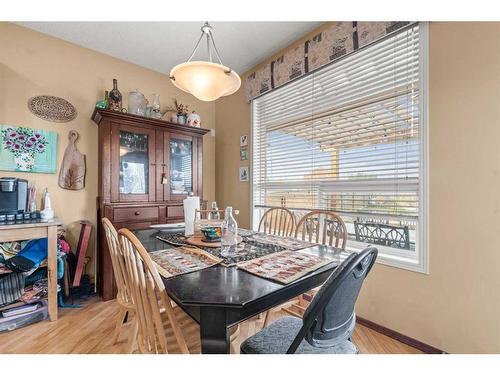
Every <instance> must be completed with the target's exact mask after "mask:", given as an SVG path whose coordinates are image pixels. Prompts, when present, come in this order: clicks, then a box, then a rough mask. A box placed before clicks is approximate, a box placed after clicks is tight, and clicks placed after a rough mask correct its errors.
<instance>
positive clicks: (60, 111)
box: [28, 95, 77, 122]
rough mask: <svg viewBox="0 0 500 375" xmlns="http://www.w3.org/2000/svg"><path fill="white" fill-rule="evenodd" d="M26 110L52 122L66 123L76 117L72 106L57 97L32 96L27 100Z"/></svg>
mask: <svg viewBox="0 0 500 375" xmlns="http://www.w3.org/2000/svg"><path fill="white" fill-rule="evenodd" d="M28 108H29V110H30V111H31V113H33V114H34V115H35V116H37V117H40V118H41V119H44V120H47V121H52V122H68V121H71V120H74V119H75V117H76V115H77V112H76V108H75V107H74V106H73V104H71V103H70V102H68V101H67V100H66V99H63V98H59V97H57V96H50V95H39V96H34V97H33V98H31V99H30V100H28Z"/></svg>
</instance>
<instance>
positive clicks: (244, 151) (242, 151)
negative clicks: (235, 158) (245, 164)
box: [240, 146, 248, 161]
mask: <svg viewBox="0 0 500 375" xmlns="http://www.w3.org/2000/svg"><path fill="white" fill-rule="evenodd" d="M240 160H241V161H244V160H248V147H247V146H245V147H240Z"/></svg>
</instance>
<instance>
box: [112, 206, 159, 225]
mask: <svg viewBox="0 0 500 375" xmlns="http://www.w3.org/2000/svg"><path fill="white" fill-rule="evenodd" d="M113 220H114V221H115V222H120V221H137V220H140V221H145V220H152V221H157V220H158V207H115V208H114V209H113Z"/></svg>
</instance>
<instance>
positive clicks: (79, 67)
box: [0, 22, 215, 246]
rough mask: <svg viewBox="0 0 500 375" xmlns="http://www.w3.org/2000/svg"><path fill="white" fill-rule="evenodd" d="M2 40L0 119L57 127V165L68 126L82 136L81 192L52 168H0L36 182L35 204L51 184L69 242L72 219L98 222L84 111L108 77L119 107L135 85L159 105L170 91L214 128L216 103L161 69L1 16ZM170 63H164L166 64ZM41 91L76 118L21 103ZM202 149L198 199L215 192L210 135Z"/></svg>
mask: <svg viewBox="0 0 500 375" xmlns="http://www.w3.org/2000/svg"><path fill="white" fill-rule="evenodd" d="M0 46H1V48H0V124H9V125H22V126H28V127H33V128H38V129H49V130H55V131H57V133H58V150H57V167H58V169H59V167H60V165H61V161H62V156H63V153H64V150H65V148H66V146H67V144H68V138H67V137H68V136H67V134H68V131H69V130H71V129H75V130H76V131H78V133H79V134H80V138H79V140H78V142H77V146H78V148H79V150H80V152H82V153H83V154H86V156H87V178H86V184H85V185H86V186H85V189H83V190H80V191H69V190H64V189H61V188H60V187H59V186H58V185H57V178H58V173H59V171H58V172H57V173H56V174H41V173H13V172H7V171H0V176H14V177H21V178H26V179H28V180H32V181H35V183H36V186H37V188H38V192H39V201H38V204H39V203H40V196H41V192H42V190H43V189H45V188H46V187H47V188H48V189H49V192H50V193H51V197H52V205H53V208H54V210H55V213H56V215H57V216H58V217H59V218H60V219H61V220H62V221H63V222H64V223H65V224H67V225H69V229H70V231H69V238H70V240H71V242H72V245H73V246H76V241H77V239H78V237H77V236H78V233H79V226H78V221H79V220H81V219H87V220H90V221H92V222H93V223H95V222H96V196H97V125H96V124H95V123H94V122H92V121H91V120H90V116H91V114H92V111H93V109H94V105H95V102H96V101H97V100H99V99H102V97H103V95H104V90H109V89H111V86H112V79H113V78H117V79H118V88H119V90H120V91H121V93H122V95H123V98H124V105H125V106H126V98H127V95H128V92H129V91H131V90H133V89H135V88H138V89H140V91H141V92H143V93H144V94H145V95H146V96H147V97H148V98H149V99H150V100H151V97H152V94H153V93H158V94H160V100H161V103H162V107H166V106H167V105H171V104H172V100H173V98H174V97H176V98H177V99H178V100H179V101H180V102H182V103H186V104H189V105H190V108H192V109H194V110H196V111H197V112H198V113H199V114H200V116H201V118H202V125H203V127H206V128H215V105H214V104H213V103H206V102H201V101H198V100H196V99H195V98H194V97H193V96H191V95H188V94H186V93H184V92H181V91H180V90H178V89H176V88H175V87H174V86H173V85H172V84H171V83H170V80H169V79H168V77H167V76H166V75H163V74H160V73H157V72H154V71H151V70H148V69H145V68H142V67H139V66H137V65H134V64H131V63H127V62H125V61H122V60H118V59H115V58H112V57H110V56H107V55H103V54H101V53H97V52H94V51H91V50H89V49H86V48H82V47H78V46H76V45H73V44H71V43H67V42H65V41H62V40H60V39H57V38H53V37H50V36H47V35H44V34H40V33H37V32H35V31H31V30H29V29H26V28H23V27H20V26H17V25H14V24H11V23H5V22H0ZM152 53H154V52H153V51H152ZM168 68H169V67H167V66H166V67H165V69H166V70H167V69H168ZM41 94H49V95H55V96H60V97H63V98H65V99H67V100H69V101H70V102H71V103H72V104H73V105H74V106H75V107H76V109H77V111H78V117H77V118H76V119H75V120H73V121H71V122H69V123H63V124H59V123H53V122H47V121H44V120H42V119H39V118H38V117H35V116H34V115H32V114H31V113H30V111H29V110H28V108H27V106H26V103H27V101H28V99H29V98H30V97H32V96H35V95H41ZM203 147H204V161H203V168H204V170H203V172H204V173H203V176H204V179H203V190H204V197H205V198H206V199H209V200H212V199H213V198H214V195H215V178H214V170H215V162H214V151H215V139H214V138H213V137H212V136H210V135H209V134H207V135H206V136H205V137H204V143H203ZM92 243H94V242H92Z"/></svg>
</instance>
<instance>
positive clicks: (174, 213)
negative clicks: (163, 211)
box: [167, 206, 184, 217]
mask: <svg viewBox="0 0 500 375" xmlns="http://www.w3.org/2000/svg"><path fill="white" fill-rule="evenodd" d="M167 210H168V211H167V212H168V217H184V206H170V207H168V209H167Z"/></svg>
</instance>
